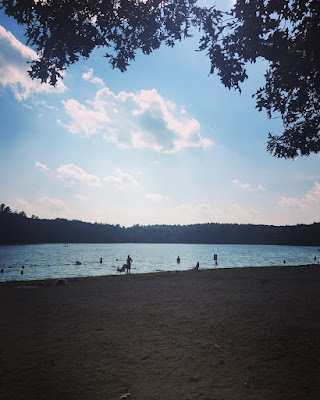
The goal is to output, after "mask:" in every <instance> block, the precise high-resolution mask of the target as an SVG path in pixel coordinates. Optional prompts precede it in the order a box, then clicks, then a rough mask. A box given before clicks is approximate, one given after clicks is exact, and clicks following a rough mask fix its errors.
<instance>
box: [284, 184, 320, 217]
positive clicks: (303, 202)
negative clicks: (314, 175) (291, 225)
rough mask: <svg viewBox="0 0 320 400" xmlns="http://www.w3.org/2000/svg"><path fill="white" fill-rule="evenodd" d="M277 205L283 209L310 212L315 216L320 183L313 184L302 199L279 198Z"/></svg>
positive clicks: (319, 196) (318, 208)
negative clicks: (297, 209)
mask: <svg viewBox="0 0 320 400" xmlns="http://www.w3.org/2000/svg"><path fill="white" fill-rule="evenodd" d="M278 204H279V206H280V207H284V208H299V209H301V210H306V211H307V210H310V211H312V212H313V213H314V215H315V214H316V213H318V212H319V211H320V183H319V182H315V183H314V187H313V188H312V189H311V190H309V191H308V192H307V193H306V194H305V195H304V196H303V197H281V198H280V200H279V203H278ZM319 219H320V216H319Z"/></svg>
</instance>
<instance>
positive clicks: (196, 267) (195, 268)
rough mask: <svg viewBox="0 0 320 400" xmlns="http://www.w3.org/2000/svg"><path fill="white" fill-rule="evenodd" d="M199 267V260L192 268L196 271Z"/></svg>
mask: <svg viewBox="0 0 320 400" xmlns="http://www.w3.org/2000/svg"><path fill="white" fill-rule="evenodd" d="M199 267H200V264H199V261H198V262H197V265H196V266H195V267H194V268H193V269H194V270H195V271H198V269H199Z"/></svg>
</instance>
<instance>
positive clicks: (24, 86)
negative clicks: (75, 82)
mask: <svg viewBox="0 0 320 400" xmlns="http://www.w3.org/2000/svg"><path fill="white" fill-rule="evenodd" d="M37 59H38V55H37V53H36V52H35V51H33V50H32V49H31V48H29V47H28V46H25V45H24V44H22V43H21V42H20V41H19V40H17V39H16V38H15V37H14V36H13V35H12V33H11V32H9V31H7V30H6V29H5V28H4V27H3V26H1V25H0V84H1V85H2V86H8V87H10V88H11V90H12V91H13V92H14V94H15V97H16V99H17V100H19V101H21V100H25V99H27V98H28V97H29V96H31V95H33V94H39V93H54V92H55V93H61V92H63V91H65V90H66V86H65V85H64V84H63V83H62V81H61V80H58V83H57V85H56V87H53V86H51V85H49V84H46V83H41V82H40V80H38V79H31V78H30V76H29V75H28V73H27V70H28V67H29V65H28V64H27V61H35V60H37Z"/></svg>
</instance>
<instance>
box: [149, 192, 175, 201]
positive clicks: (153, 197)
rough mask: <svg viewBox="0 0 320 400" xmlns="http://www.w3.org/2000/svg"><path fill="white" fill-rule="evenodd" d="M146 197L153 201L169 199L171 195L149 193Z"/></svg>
mask: <svg viewBox="0 0 320 400" xmlns="http://www.w3.org/2000/svg"><path fill="white" fill-rule="evenodd" d="M146 198H147V199H149V200H152V201H162V200H169V199H170V197H168V196H164V195H162V194H159V193H147V194H146Z"/></svg>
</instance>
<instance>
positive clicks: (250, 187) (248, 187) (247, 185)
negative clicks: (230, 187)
mask: <svg viewBox="0 0 320 400" xmlns="http://www.w3.org/2000/svg"><path fill="white" fill-rule="evenodd" d="M232 183H233V184H234V185H236V186H239V187H241V188H242V189H246V190H250V191H255V190H265V189H264V187H263V186H262V185H250V183H241V182H240V181H239V179H234V180H233V181H232Z"/></svg>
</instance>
